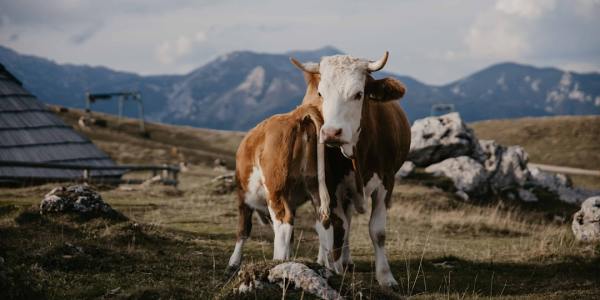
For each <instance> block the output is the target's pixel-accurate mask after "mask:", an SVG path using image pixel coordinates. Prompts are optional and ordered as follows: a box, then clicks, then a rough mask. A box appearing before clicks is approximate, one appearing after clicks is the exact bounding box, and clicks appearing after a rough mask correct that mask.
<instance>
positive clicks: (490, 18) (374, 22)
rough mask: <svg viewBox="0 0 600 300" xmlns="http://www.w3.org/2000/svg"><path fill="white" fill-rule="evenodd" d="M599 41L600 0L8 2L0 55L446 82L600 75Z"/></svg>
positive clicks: (150, 70) (141, 68) (140, 69)
mask: <svg viewBox="0 0 600 300" xmlns="http://www.w3.org/2000/svg"><path fill="white" fill-rule="evenodd" d="M598 31H600V0H464V1H459V0H436V1H434V0H431V1H424V0H404V1H401V0H397V1H393V0H390V1H348V0H346V1H344V0H339V1H328V0H303V1H277V0H273V1H226V0H221V1H216V0H215V1H198V0H196V1H192V0H170V1H159V0H103V1H83V0H37V1H35V0H0V45H4V46H8V47H10V48H13V49H15V50H17V51H19V52H22V53H26V54H34V55H39V56H43V57H47V58H50V59H53V60H55V61H57V62H60V63H76V64H90V65H104V66H107V67H110V68H114V69H118V70H125V71H132V72H137V73H141V74H173V73H179V74H181V73H186V72H189V71H190V70H192V69H194V68H196V67H198V66H201V65H203V64H204V63H206V62H208V61H210V60H211V59H214V58H215V57H217V56H218V55H220V54H224V53H227V52H230V51H234V50H254V51H260V52H270V53H281V52H285V51H288V50H291V49H315V48H320V47H323V46H326V45H331V46H334V47H337V48H339V49H341V50H342V51H344V52H346V53H348V54H352V55H354V56H359V57H366V58H371V59H376V58H378V57H379V56H380V55H381V54H382V53H383V51H384V50H389V51H390V53H391V57H390V61H389V63H388V66H387V67H386V69H387V70H389V71H393V72H397V73H401V74H407V75H411V76H413V77H416V78H417V79H419V80H422V81H424V82H426V83H435V84H442V83H447V82H449V81H452V80H455V79H458V78H460V77H463V76H466V75H468V74H470V73H472V72H474V71H477V70H479V69H481V68H484V67H486V66H488V65H490V64H493V63H496V62H501V61H516V62H521V63H528V64H533V65H537V66H556V67H560V68H563V69H568V70H574V71H584V72H591V71H594V72H597V71H600V33H599V32H598Z"/></svg>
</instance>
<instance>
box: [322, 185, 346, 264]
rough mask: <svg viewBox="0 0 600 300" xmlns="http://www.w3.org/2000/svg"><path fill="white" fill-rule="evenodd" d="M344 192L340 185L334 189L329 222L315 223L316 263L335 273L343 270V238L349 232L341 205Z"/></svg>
mask: <svg viewBox="0 0 600 300" xmlns="http://www.w3.org/2000/svg"><path fill="white" fill-rule="evenodd" d="M344 192H345V191H344V186H343V184H340V185H339V186H338V187H337V189H336V193H335V197H331V201H332V204H333V206H334V208H333V209H332V210H331V214H330V216H329V220H327V221H326V222H322V221H321V220H317V221H316V223H315V229H316V231H317V233H318V234H319V256H318V257H317V262H318V263H319V264H321V265H324V266H325V267H327V268H329V269H331V270H333V271H335V272H337V273H341V272H343V270H344V268H343V267H344V260H343V252H344V246H345V237H346V236H347V233H348V230H349V226H348V225H349V223H348V222H347V219H346V214H345V212H344V209H343V206H344V205H342V201H345V200H344V197H345V195H344ZM340 199H341V200H340Z"/></svg>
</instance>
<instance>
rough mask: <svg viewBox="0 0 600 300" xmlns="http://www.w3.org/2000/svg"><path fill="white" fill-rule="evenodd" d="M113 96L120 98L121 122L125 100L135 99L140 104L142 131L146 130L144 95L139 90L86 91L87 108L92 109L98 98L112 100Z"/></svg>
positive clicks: (87, 109)
mask: <svg viewBox="0 0 600 300" xmlns="http://www.w3.org/2000/svg"><path fill="white" fill-rule="evenodd" d="M112 98H118V103H119V124H120V123H121V119H122V117H123V102H125V101H126V100H132V101H135V102H136V103H137V104H138V113H139V118H140V131H141V132H146V130H145V128H144V103H143V102H142V95H141V94H140V93H139V92H136V91H133V92H115V93H86V94H85V109H86V111H88V112H89V111H90V106H91V104H92V103H94V102H96V101H98V100H110V99H112Z"/></svg>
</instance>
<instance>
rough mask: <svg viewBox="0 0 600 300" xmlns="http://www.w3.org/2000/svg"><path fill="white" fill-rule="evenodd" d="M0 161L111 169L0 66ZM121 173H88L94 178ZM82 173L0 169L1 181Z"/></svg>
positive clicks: (102, 155)
mask: <svg viewBox="0 0 600 300" xmlns="http://www.w3.org/2000/svg"><path fill="white" fill-rule="evenodd" d="M0 161H25V162H40V163H60V164H79V165H91V166H114V165H115V163H114V161H113V160H112V159H111V158H110V157H109V156H108V155H106V153H104V152H102V151H101V150H100V149H98V148H97V147H96V146H95V145H94V144H93V143H92V142H91V141H90V140H89V139H88V138H86V137H85V136H83V135H81V134H80V133H78V132H76V131H75V130H74V129H73V128H72V127H71V126H69V125H67V124H66V123H65V122H64V121H63V120H61V119H60V118H59V117H58V116H56V115H55V114H54V113H53V112H52V111H50V110H49V109H48V108H47V107H46V105H44V104H43V103H42V102H41V101H39V100H38V99H37V98H36V97H35V96H34V95H32V94H31V93H29V92H28V91H27V90H26V89H25V88H24V87H23V84H22V83H21V82H20V81H19V80H18V79H17V78H15V77H14V76H13V75H12V74H11V73H10V72H8V70H6V68H5V67H4V66H3V65H2V64H0ZM121 174H122V171H114V170H100V171H91V174H90V175H91V176H93V177H105V176H111V177H112V176H120V175H121ZM81 176H82V171H81V170H71V169H49V168H31V167H10V166H0V180H17V181H22V180H31V181H37V180H42V181H46V180H70V179H77V178H81Z"/></svg>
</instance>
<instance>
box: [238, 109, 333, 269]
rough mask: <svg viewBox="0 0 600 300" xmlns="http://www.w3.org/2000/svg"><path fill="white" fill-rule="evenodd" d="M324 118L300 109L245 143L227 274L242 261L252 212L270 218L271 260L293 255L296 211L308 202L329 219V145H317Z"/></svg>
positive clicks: (258, 130)
mask: <svg viewBox="0 0 600 300" xmlns="http://www.w3.org/2000/svg"><path fill="white" fill-rule="evenodd" d="M322 124H323V119H322V117H321V113H320V112H319V110H318V108H316V107H315V106H313V105H309V104H307V105H301V106H299V107H297V108H296V109H295V110H293V111H292V112H290V113H287V114H280V115H275V116H272V117H270V118H269V119H266V120H265V121H263V122H261V123H260V124H258V125H257V126H256V127H254V128H253V129H252V130H250V132H248V134H247V135H246V137H245V138H244V139H243V140H242V142H241V144H240V146H239V148H238V151H237V155H236V181H237V193H238V209H239V224H238V234H237V242H236V245H235V250H234V252H233V254H232V255H231V258H230V259H229V265H228V269H229V271H234V270H236V269H237V268H238V267H239V265H240V263H241V260H242V248H243V246H244V243H245V241H246V239H247V238H248V237H249V236H250V231H251V229H252V213H253V212H254V211H255V210H256V211H257V213H258V214H259V216H260V217H261V219H262V220H269V217H270V221H271V223H272V225H273V231H274V235H275V238H274V251H273V259H280V260H285V259H288V258H289V256H290V245H291V240H292V234H293V224H294V215H295V212H296V208H297V207H298V206H299V205H301V204H302V203H304V202H306V201H307V200H308V199H311V200H312V203H313V205H314V206H315V208H318V210H319V211H320V217H321V218H322V219H321V220H322V222H327V221H326V220H327V218H328V215H329V195H328V192H327V186H326V183H325V169H324V161H323V160H324V151H325V146H324V145H323V144H322V143H318V141H317V139H318V133H319V131H320V129H321V125H322Z"/></svg>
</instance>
